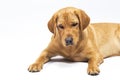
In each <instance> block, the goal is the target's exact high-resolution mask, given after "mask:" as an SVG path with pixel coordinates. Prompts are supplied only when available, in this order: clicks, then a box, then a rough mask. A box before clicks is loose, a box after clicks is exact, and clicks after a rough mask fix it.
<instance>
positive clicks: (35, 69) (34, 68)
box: [28, 63, 42, 72]
mask: <svg viewBox="0 0 120 80" xmlns="http://www.w3.org/2000/svg"><path fill="white" fill-rule="evenodd" d="M41 69H42V64H40V63H34V64H32V65H30V66H29V68H28V71H29V72H39V71H40V70H41Z"/></svg>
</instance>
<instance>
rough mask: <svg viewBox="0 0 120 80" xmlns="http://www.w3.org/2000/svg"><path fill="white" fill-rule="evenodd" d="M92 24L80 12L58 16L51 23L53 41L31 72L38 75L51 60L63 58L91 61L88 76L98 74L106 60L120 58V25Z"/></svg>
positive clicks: (74, 10)
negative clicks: (100, 66)
mask: <svg viewBox="0 0 120 80" xmlns="http://www.w3.org/2000/svg"><path fill="white" fill-rule="evenodd" d="M89 22H90V18H89V16H88V15H87V14H86V13H85V12H84V11H83V10H81V9H77V8H73V7H67V8H63V9H61V10H59V11H58V12H56V13H55V14H54V15H53V16H52V18H51V19H50V21H49V22H48V28H49V30H50V31H51V32H52V33H53V36H52V40H51V42H50V44H49V45H48V47H47V48H46V49H45V50H44V51H43V52H42V53H41V55H40V56H39V57H38V59H37V60H36V61H35V63H33V64H32V65H30V66H29V68H28V70H29V71H30V72H38V71H40V70H41V69H42V67H43V64H44V63H45V62H47V61H49V59H50V58H51V57H53V56H57V55H61V56H63V57H65V58H66V59H68V60H71V61H88V69H87V72H88V74H90V75H97V74H99V72H100V70H99V65H100V64H101V63H102V62H103V59H104V58H106V57H109V56H115V55H120V24H117V23H94V24H90V23H89Z"/></svg>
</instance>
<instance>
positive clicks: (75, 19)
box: [48, 7, 90, 46]
mask: <svg viewBox="0 0 120 80" xmlns="http://www.w3.org/2000/svg"><path fill="white" fill-rule="evenodd" d="M89 22H90V18H89V17H88V15H87V14H86V13H85V12H84V11H83V10H80V9H77V8H73V7H67V8H63V9H61V10H59V11H58V12H56V13H55V14H54V15H53V16H52V18H51V19H50V21H49V22H48V28H49V30H50V31H51V32H52V33H53V34H54V35H55V36H59V39H60V41H61V43H62V44H63V45H64V46H74V45H77V44H78V42H79V41H80V38H81V36H82V31H83V30H84V29H85V28H86V27H87V26H88V24H89Z"/></svg>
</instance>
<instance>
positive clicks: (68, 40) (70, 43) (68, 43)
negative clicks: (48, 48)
mask: <svg viewBox="0 0 120 80" xmlns="http://www.w3.org/2000/svg"><path fill="white" fill-rule="evenodd" d="M65 42H66V45H67V46H68V45H72V44H73V38H72V37H67V38H66V39H65Z"/></svg>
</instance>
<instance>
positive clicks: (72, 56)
mask: <svg viewBox="0 0 120 80" xmlns="http://www.w3.org/2000/svg"><path fill="white" fill-rule="evenodd" d="M60 54H61V55H62V56H63V57H65V58H67V59H69V60H71V61H87V58H86V57H85V55H84V53H82V52H79V51H63V52H61V53H60Z"/></svg>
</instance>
